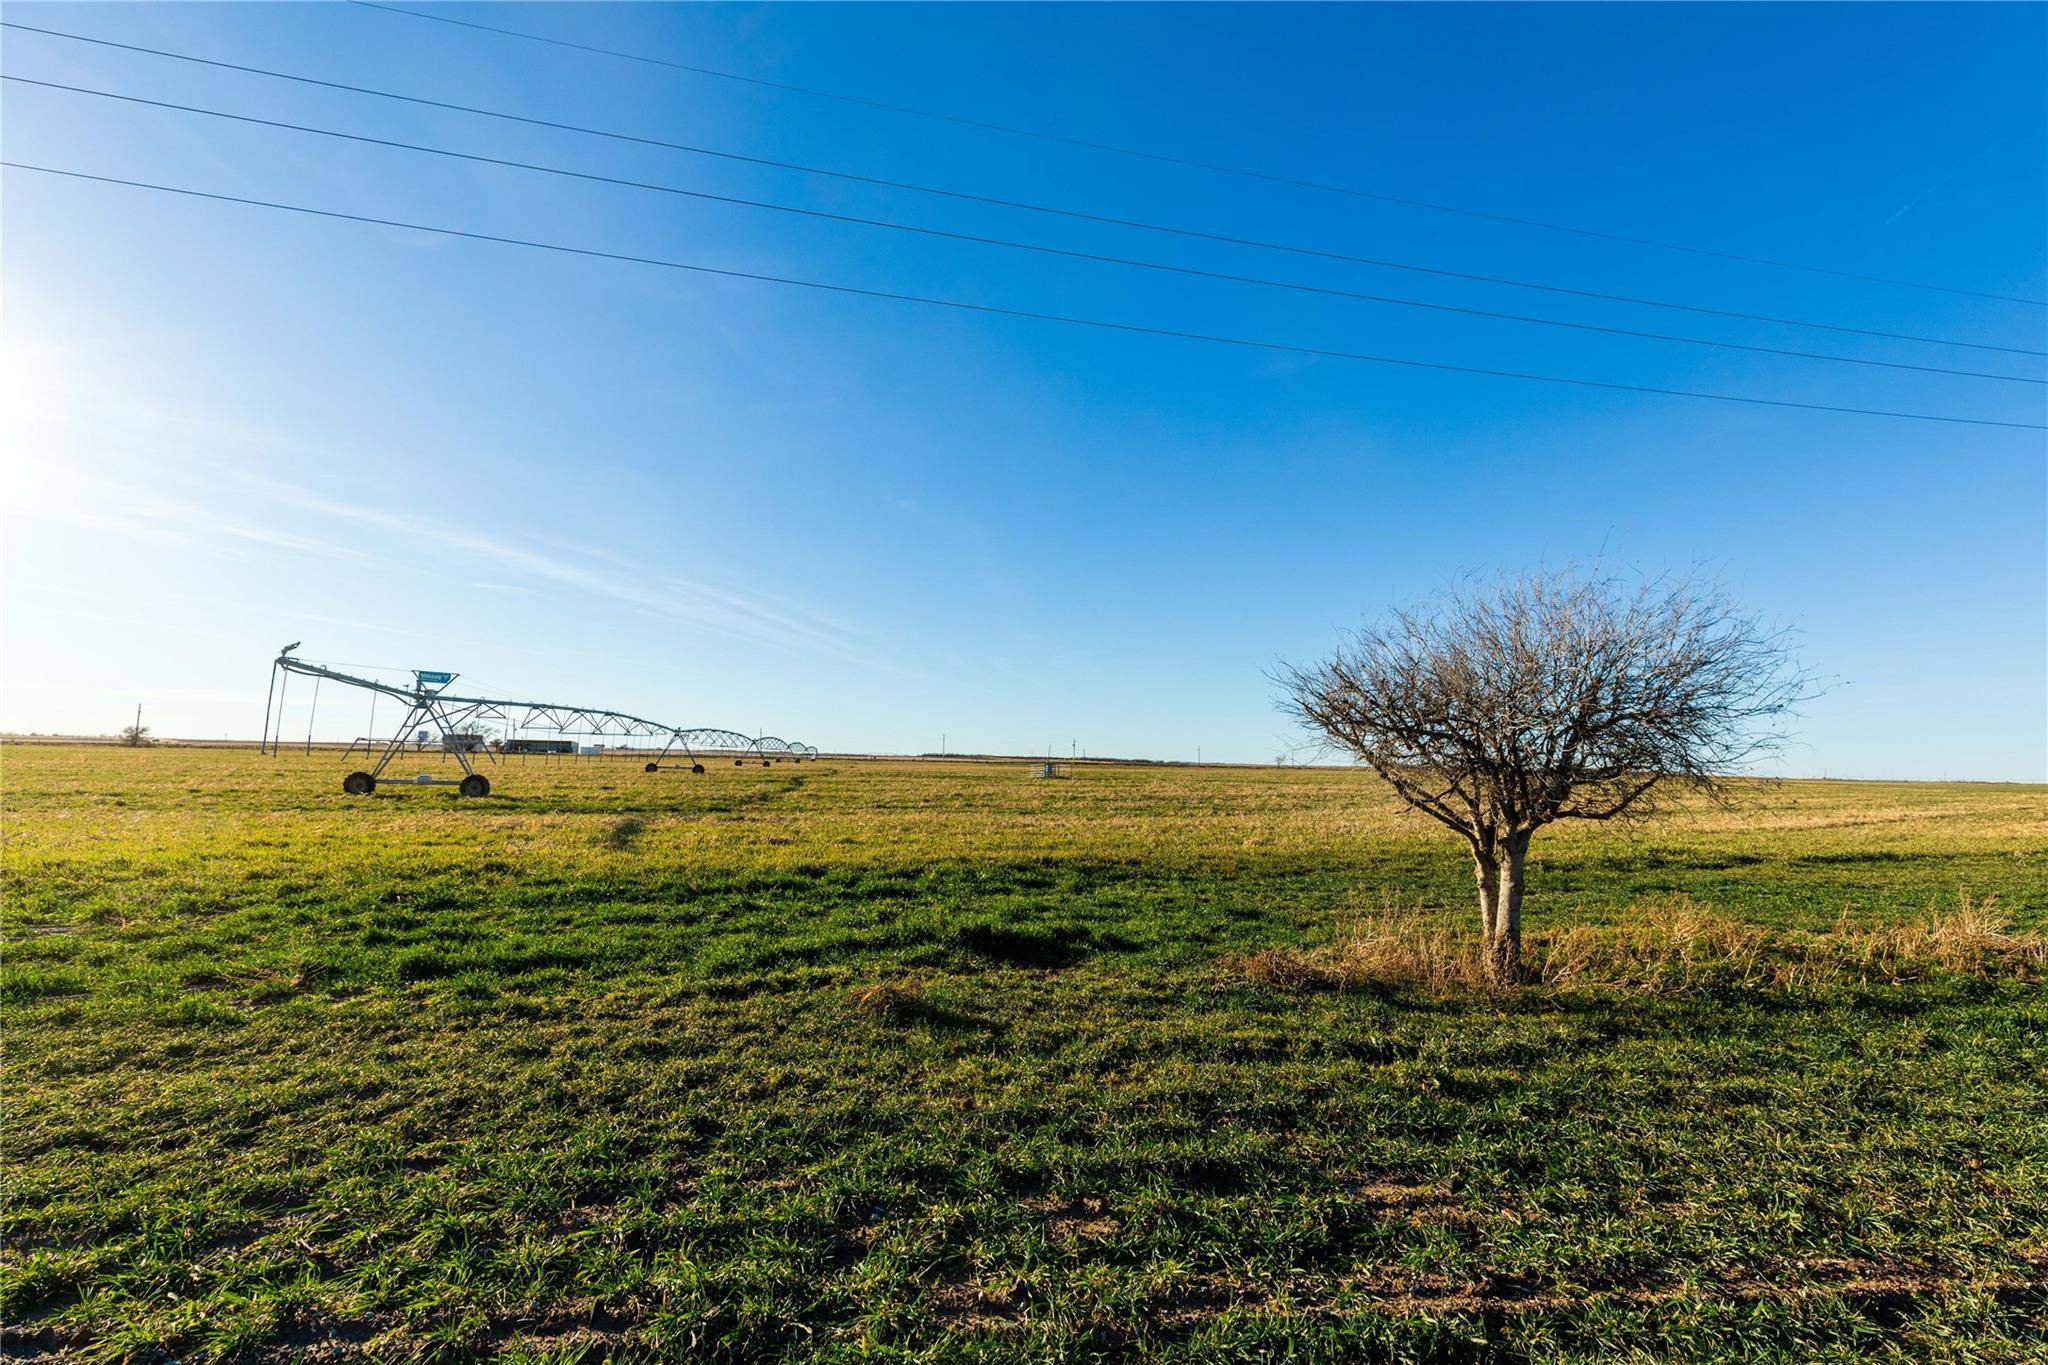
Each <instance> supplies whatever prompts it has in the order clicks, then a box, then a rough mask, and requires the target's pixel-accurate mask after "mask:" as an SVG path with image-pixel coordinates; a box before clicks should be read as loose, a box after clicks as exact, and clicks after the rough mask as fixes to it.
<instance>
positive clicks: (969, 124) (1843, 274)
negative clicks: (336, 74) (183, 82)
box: [350, 0, 2048, 308]
mask: <svg viewBox="0 0 2048 1365" xmlns="http://www.w3.org/2000/svg"><path fill="white" fill-rule="evenodd" d="M350 3H352V4H354V5H356V6H358V7H359V8H362V9H373V10H381V11H383V12H384V13H386V14H398V15H404V16H405V17H406V18H409V19H426V20H429V21H431V22H433V23H437V24H452V25H454V26H455V27H457V28H467V29H475V30H477V31H479V32H483V33H495V34H498V35H499V36H501V37H506V38H518V39H521V40H523V41H525V42H529V43H544V44H547V45H548V46H550V47H561V48H569V49H572V50H574V51H577V52H588V53H593V54H595V55H598V56H602V57H616V58H620V59H622V60H625V61H629V62H640V63H643V64H645V65H648V66H660V67H666V68H668V69H670V70H672V71H685V72H689V73H690V74H692V75H698V76H711V77H714V78H716V79H718V80H724V81H736V82H739V83H741V84H744V85H753V86H759V87H761V88H763V89H768V90H780V91H784V92H786V93H789V94H796V95H806V96H810V97H812V98H815V99H826V100H837V101H839V102H840V103H842V104H855V105H859V106H861V107H862V108H866V109H877V110H882V111H884V112H887V113H892V114H908V115H910V116H912V117H914V118H923V119H935V120H937V121H939V122H942V123H951V124H957V125H959V126H961V127H965V128H978V129H981V130H983V131H985V132H993V133H1004V134H1007V135H1009V136H1012V137H1027V138H1036V139H1038V140H1039V141H1042V142H1056V143H1060V144H1062V145H1064V146H1068V147H1080V148H1085V149H1087V150H1089V151H1095V152H1107V153H1110V154H1111V155H1114V156H1127V157H1136V158H1139V159H1141V160H1145V161H1156V162H1160V163H1163V164H1165V165H1169V166H1183V167H1187V168H1190V169H1193V170H1200V171H1212V172H1215V173H1216V174H1219V175H1231V176H1238V177H1241V178H1243V179H1247V180H1263V181H1265V182H1267V183H1268V184H1274V185H1287V186H1291V187H1293V188H1295V189H1304V190H1316V191H1319V192H1321V193H1325V194H1341V195H1347V196H1349V197H1351V198H1354V199H1371V200H1375V201H1377V202H1379V203H1382V204H1398V205H1401V206H1403V207H1405V208H1413V209H1425V210H1428V211H1429V212H1432V213H1449V214H1457V215H1459V216H1461V217H1465V218H1479V219H1484V220H1486V221H1488V222H1493V223H1509V224H1512V225H1514V226H1517V227H1527V228H1539V229H1541V230H1543V231H1545V232H1561V233H1568V234H1570V235H1572V236H1576V237H1591V238H1594V239H1596V240H1599V241H1605V242H1623V243H1627V244H1628V245H1631V246H1645V247H1654V248H1656V249H1658V250H1660V251H1679V252H1684V253H1686V254H1687V255H1692V256H1711V257H1714V258H1716V259H1718V260H1723V261H1739V262H1742V263H1744V264H1746V265H1761V266H1770V267H1772V268H1774V269H1779V270H1797V271H1803V272H1805V273H1807V274H1812V275H1832V276H1834V277H1835V278H1837V279H1844V280H1859V281H1862V282H1863V283H1866V284H1883V285H1891V286H1895V287H1897V288H1902V289H1924V290H1930V291H1933V292H1935V293H1939V294H1956V295H1960V296H1962V297H1964V298H1973V299H1992V300H1995V301H1997V302H2000V303H2017V304H2023V305H2025V306H2027V307H2030V308H2048V300H2043V299H2030V298H2023V297H2019V296H2017V295H2012V294H1997V293H1989V292H1986V291H1984V290H1978V289H1960V288H1957V287H1954V286H1952V285H1945V284H1929V283H1926V282H1925V281H1921V280H1905V279H1898V278H1896V277H1893V276H1887V275H1866V274H1862V273H1859V272H1857V271H1853V270H1840V269H1836V268H1834V267H1831V266H1821V265H1811V264H1808V263H1805V262H1800V261H1785V260H1778V259H1776V258H1773V257H1769V256H1750V255H1744V254H1742V253H1740V252H1734V251H1719V250H1715V249H1714V248H1711V247H1702V246H1688V245H1686V244H1684V243H1680V242H1667V241H1662V240H1659V239H1657V238H1653V237H1633V236H1629V235H1627V234H1624V233H1619V232H1606V231H1602V230H1600V229H1598V228H1588V227H1577V226H1573V225H1571V224H1568V223H1553V222H1547V221H1545V220H1543V219H1540V218H1528V217H1524V216H1521V215H1519V214H1512V213H1498V212H1493V211H1490V210H1487V209H1475V208H1468V207H1465V206H1462V205H1457V204H1444V203H1437V202H1434V201H1432V200H1427V199H1415V198H1410V197H1406V196H1403V195H1397V194H1388V193H1385V192H1384V191H1379V190H1366V189H1359V188H1357V187H1356V186H1351V185H1338V184H1332V183H1329V182H1327V181H1321V180H1309V179H1305V178H1302V177H1299V176H1292V175H1282V174H1278V173H1275V172H1271V171H1258V170H1251V169H1248V168H1246V167H1243V166H1230V165H1225V164H1222V163H1219V162H1213V161H1203V160H1199V159H1197V158H1194V157H1185V156H1175V155H1173V154H1172V153H1170V152H1155V151H1147V150H1144V149H1143V148H1138V147H1125V146H1120V145H1118V144H1116V143H1112V142H1098V141H1094V140H1091V139H1088V138H1080V137H1070V136H1067V135H1065V134H1061V133H1048V132H1045V131H1043V130H1041V129H1035V128H1020V127H1017V126H1015V125H1013V124H1006V123H994V122H990V121H988V120H985V119H977V118H969V117H966V116H965V115H961V114H946V113H940V112H939V111H937V110H933V109H919V108H917V107H915V106H912V105H905V104H892V103H889V102H887V101H883V100H875V99H867V98H864V97H862V96H859V95H848V94H843V93H841V92H839V91H834V90H820V89H817V88H816V87H813V86H806V85H794V84H791V83H789V82H787V81H773V80H768V79H765V78H764V77H760V76H746V75H741V74H740V73H738V72H735V71H720V70H718V69H717V68H716V67H709V66H698V65H695V64H693V63H690V62H678V61H672V60H670V59H668V58H666V57H651V56H648V55H647V54H646V53H643V52H627V51H623V50H621V49H619V48H610V47H599V46H597V45H596V44H594V43H579V42H575V41H573V40H571V39H568V38H553V37H549V36H547V35H546V34H541V33H528V32H526V31H524V30H522V29H514V28H501V27H499V26H498V25H496V24H483V23H478V22H477V21H475V20H473V19H457V18H455V17H454V16H453V15H448V14H427V13H423V12H421V11H419V10H413V9H406V8H405V7H403V6H401V5H387V4H380V3H377V0H350Z"/></svg>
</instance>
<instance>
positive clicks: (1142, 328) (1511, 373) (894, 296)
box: [0, 161, 2048, 431]
mask: <svg viewBox="0 0 2048 1365" xmlns="http://www.w3.org/2000/svg"><path fill="white" fill-rule="evenodd" d="M0 166H7V167H10V168H12V169H15V170H22V171H30V172H33V173H36V174H40V175H55V176H63V177H65V178H67V179H71V180H87V181H94V182H97V183H99V184H103V185H121V186H125V187H127V188H129V189H138V190H151V191H155V192H157V193H161V194H176V195H183V196H186V197H188V198H192V199H209V200H213V201H215V202H218V203H223V204H240V205H245V206H248V207H251V208H262V209H274V210H278V211H280V212H284V213H300V214H306V215H308V216H311V217H315V218H332V219H336V220H339V221H342V222H351V223H367V224H370V225H372V226H374V227H390V228H403V229H405V230H407V231H410V232H428V233H433V234H435V235H437V236H442V237H458V238H462V239H464V240H467V241H475V242H495V243H498V244H500V245H503V246H518V247H529V248H532V249H534V250H537V251H555V252H561V253H563V254H565V255H571V256H586V257H590V258H592V259H595V260H605V261H621V262H625V263H628V264H632V265H651V266H659V267H661V268H663V269H666V270H687V271H689V272H691V273H693V274H698V275H714V276H718V277H721V278H724V279H733V280H751V281H755V282H757V283H762V284H781V285H789V286H792V287H794V288H798V289H815V290H819V291H821V292H825V293H832V294H846V295H851V296H854V297H858V298H869V299H885V300H888V301H890V302H894V303H916V304H923V305H926V306H928V307H933V308H951V309H955V310H957V311H959V312H964V313H980V314H983V315H986V316H991V317H1010V318H1024V319H1028V320H1030V321H1034V322H1055V323H1061V324H1063V325H1066V326H1070V327H1091V328H1096V329H1098V330H1101V331H1109V332H1124V333H1128V334H1132V335H1138V336H1157V337H1171V338H1174V339H1176V340H1180V341H1202V342H1209V343H1211V344H1214V345H1219V346H1238V347H1243V348H1246V349H1249V350H1258V351H1278V352H1282V353H1285V354H1288V355H1306V356H1317V357H1321V358H1324V359H1328V360H1353V361H1360V362H1363V363H1366V364H1372V365H1399V366H1403V367H1405V368H1408V369H1418V370H1437V371H1442V372H1445V373H1450V374H1470V375H1481V376H1485V377H1487V378H1493V379H1523V380H1529V381H1532V382H1535V383H1541V384H1566V385H1571V386H1573V387H1577V388H1589V389H1609V390H1613V391H1615V392H1620V393H1642V394H1655V395H1658V396H1662V397H1669V398H1699V399H1705V400H1708V401H1711V402H1716V403H1744V404H1751V405H1755V406H1759V407H1771V408H1794V409H1800V410H1803V411H1807V412H1833V413H1847V414H1851V415H1855V416H1861V417H1893V418H1900V419H1903V420H1908V421H1916V422H1946V423H1952V424H1957V425H1963V426H1978V427H2004V428H2009V429H2012V430H2017V431H2048V424H2043V423H2038V422H2005V421H1999V420H1997V419H1994V418H1987V417H1955V416H1949V415H1946V414H1941V413H1926V412H1902V411H1896V410H1891V409H1884V408H1854V407H1846V406H1840V405H1835V404H1829V403H1803V402H1799V401H1797V400H1794V399H1789V398H1758V397H1753V396H1750V395H1744V394H1729V393H1712V392H1708V391H1706V390H1701V389H1672V388H1661V387H1657V386H1653V385H1648V384H1623V383H1617V382H1614V381H1610V380H1604V379H1578V378H1571V377H1567V376H1562V375H1550V374H1534V373H1530V372H1527V371H1521V370H1497V369H1488V368H1485V367H1482V366H1477V365H1458V364H1453V363H1450V362H1447V361H1438V360H1414V359H1410V358H1407V357H1402V356H1383V355H1370V354H1367V353H1364V352H1361V351H1340V350H1335V349H1330V348H1325V347H1320V346H1298V345H1293V344H1289V343H1286V342H1278V341H1257V340H1252V339H1250V338H1246V337H1231V336H1220V335H1217V334H1215V333H1209V332H1188V331H1180V330H1177V329H1174V328H1168V327H1153V326H1148V325H1144V324H1139V323H1130V322H1112V321H1109V320H1107V319H1103V318H1084V317H1076V316H1073V315H1071V314H1063V313H1043V312H1037V311H1033V310H1030V309H1023V308H1003V307H998V306H997V305H994V304H987V303H969V302H967V301H965V300H963V299H943V298H937V297H933V296H931V295H924V294H903V293H897V292H894V291H891V290H885V289H867V288H862V287H860V286H858V285H850V284H833V283H830V282H827V281H823V280H803V279H797V278H794V277H792V276H787V275H768V274H762V273H759V272H756V271H749V270H730V269H726V268H723V267H720V266H709V265H696V264H692V263H690V262H686V261H673V260H666V259H663V258H661V257H656V256H635V255H630V254H628V253H625V252H618V251H600V250H597V249H595V248H592V247H578V246H567V245H564V244H562V243H559V242H541V241H535V240H533V239H531V238H525V237H507V236H502V235H498V234H495V233H487V232H469V231H464V230H462V229H460V228H446V227H436V226H433V225H431V224H427V223H411V222H405V221H403V220H400V219H395V218H376V217H372V216H370V215H368V214H360V213H343V212H340V211H338V210H335V209H316V208H311V207H308V206H306V205H302V204H284V203H279V202H277V201H275V200H269V199H250V198H244V197H243V196H240V195H233V194H217V193H214V192H212V191H209V190H194V189H186V188H183V187H182V186H177V185H158V184H152V183H150V182H148V181H142V180H129V179H124V178H122V177H119V176H111V175H93V174H90V173H88V172H85V171H72V170H64V169H62V168H60V167H55V166H37V165H32V164H30V163H28V162H22V161H0Z"/></svg>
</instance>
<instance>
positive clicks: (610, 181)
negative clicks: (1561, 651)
mask: <svg viewBox="0 0 2048 1365" xmlns="http://www.w3.org/2000/svg"><path fill="white" fill-rule="evenodd" d="M0 80H6V81H13V82H16V83H17V84H21V85H33V86H38V87H41V88H43V89H46V90H63V91H67V92H69V93H72V94H79V95H91V96H94V97H96V98H99V99H110V100H120V101H122V102H124V103H127V104H139V105H146V106H148V107H150V108H154V109H170V110H175V111H177V112H179V113H186V114H203V115H205V116H207V117H209V118H219V119H228V120H231V121H233V122H236V123H247V124H254V125H257V126H259V127H264V128H280V129H284V130H287V131H290V132H295V133H311V134H314V135H317V136H320V137H331V138H339V139H342V140H345V141H349V142H359V143H365V144H368V145H370V146H375V147H388V148H395V149H398V150H401V151H408V152H423V153H426V154H428V155H431V156H444V157H452V158H454V159H457V160H461V161H472V162H478V163H481V164H483V165H488V166H503V167H508V168H511V169H514V170H522V171H535V172H539V173H540V174H543V175H557V176H566V177H569V178H571V179H576V180H584V181H590V182H594V183H597V184H603V185H618V186H623V187H626V188H629V189H638V190H652V191H655V192H657V193H661V194H673V195H680V196H683V197H686V198H690V199H698V200H705V201H709V202H711V203H716V204H729V205H738V206H741V207H746V208H756V209H768V210H772V211H774V212H776V213H787V214H796V215H800V216H803V217H807V218H819V219H824V220H827V221H830V222H835V223H851V224H857V225H859V226H863V227H874V228H886V229H888V230H890V231H892V232H909V233H916V234H918V235H921V236H927V237H939V238H945V239H947V240H950V241H957V242H972V243H976V244H979V245H983V246H996V247H1004V248H1008V249H1011V250H1016V251H1031V252H1037V253H1040V254H1043V255H1049V256H1061V257H1066V258H1069V259H1072V260H1081V261H1093V262H1098V263H1101V264H1106V265H1118V266H1130V267H1134V268H1136V269H1141V270H1155V271H1164V272H1169V273H1172V274H1176V275H1189V276H1194V277H1196V278H1200V279H1208V280H1220V281H1225V282H1228V283H1233V284H1249V285H1257V286H1260V287H1263V288H1268V289H1286V290H1293V291H1296V292H1300V293H1307V294H1321V295H1325V296H1328V297H1332V298H1342V299H1351V300H1355V301H1359V302H1365V303H1383V304H1392V305H1395V306H1398V307H1402V308H1418V309H1427V310H1429V311H1432V312H1439V313H1454V314H1459V315H1463V316H1467V317H1479V318H1493V319H1497V320H1500V321H1506V322H1522V323H1531V324H1534V325H1537V326H1542V327H1562V328H1569V329H1571V330H1573V331H1580V332H1598V333H1603V334H1605V335H1609V336H1622V337H1635V338H1638V339H1642V340H1649V341H1669V342H1676V343H1680V344H1683V345H1688V346H1711V347H1715V348H1717V349H1721V350H1733V351H1748V352H1751V353H1753V354H1758V355H1772V356H1786V357H1791V358H1795V359H1802V360H1824V361H1830V362H1833V363H1836V364H1842V365H1868V366H1876V367H1880V368H1883V369H1890V370H1913V371H1917V372H1920V373H1923V374H1944V375H1954V376H1957V377H1960V378H1966V379H1990V380H2000V381H2003V382H2006V383H2012V384H2048V380H2044V379H2034V378H2030V377H2028V376H2026V375H2013V374H1995V373H1991V372H1988V371H1984V370H1960V369H1953V368H1950V367H1947V366H1942V365H1914V364H1909V363H1907V362H1904V361H1895V360H1872V359H1866V358H1863V357H1860V356H1846V355H1833V354H1830V353H1828V352H1825V351H1801V350H1793V349H1789V348H1786V347H1779V346H1758V345H1751V344H1749V343H1745V342H1740V341H1717V340H1713V339H1710V338H1705V337H1690V336H1679V335H1674V334H1672V333H1667V332H1643V331H1636V330H1633V329H1631V328H1626V327H1609V326H1603V325H1601V324H1598V323H1590V322H1570V321H1566V320H1564V319H1560V318H1544V317H1533V316H1530V315H1528V314H1523V313H1503V312H1497V311H1495V310H1492V309H1486V308H1468V307H1462V306H1458V305H1455V304H1446V303H1430V302H1426V301H1424V300H1420V299H1404V298H1396V297H1393V296H1390V295H1384V294H1367V293H1360V292H1358V291H1355V290H1349V289H1332V288H1327V287H1324V286H1322V285H1314V284H1302V283H1299V282H1296V281H1291V280H1272V279H1265V278H1262V277H1259V276H1256V275H1238V274H1232V273H1230V272H1226V271H1218V270H1202V269H1198V268H1196V267H1193V266H1182V265H1171V264H1167V263H1165V262H1161V261H1146V260H1138V259H1134V258H1131V257H1125V256H1111V255H1105V254H1103V253H1099V252H1092V251H1076V250H1071V249H1068V248H1065V247H1056V246H1048V245H1045V244H1043V243H1036V242H1018V241H1011V240H1009V239H1006V238H1002V237H987V236H982V235H979V234H976V233H968V232H953V231H949V230H947V229H944V228H933V227H924V226H920V225H917V224H912V223H897V222H890V221H888V220H886V219H880V218H865V217H861V216H858V215H855V214H847V213H832V212H829V211H827V210H823V209H811V208H802V207H799V206H797V205H793V204H778V203H774V202H772V201H769V200H762V199H746V198H741V197H739V196H735V195H727V194H713V193H710V192H709V191H705V190H692V189H684V188H683V187H681V186H678V185H664V184H659V183H656V182H652V181H646V180H632V179H628V178H625V177H622V176H612V175H599V174H597V173H595V172H591V171H579V170H574V169H571V168H569V167H563V166H549V165H543V164H540V163H537V162H531V161H516V160H512V159H510V158H507V157H496V156H484V155H481V154H479V153H473V152H458V151H454V150H451V149H449V148H445V147H433V146H428V145H425V144H423V143H417V142H401V141H398V140H396V139H392V138H381V137H370V136H368V135H366V134H361V133H345V132H341V131H339V130H337V129H333V128H319V127H315V126H312V125H310V124H303V123H288V122H285V121H283V120H279V119H267V118H259V117H256V116H255V115H252V114H236V113H230V112H228V111H226V110H222V109H209V108H204V107H202V106H199V105H191V104H176V103H172V102H171V101H168V100H153V99H145V98H143V97H142V96H140V95H124V94H119V93H117V92H115V91H111V90H95V89H91V88H89V87H86V86H82V85H66V84H63V83H62V82H58V81H43V80H36V79H34V78H32V77H28V76H14V75H0Z"/></svg>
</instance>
